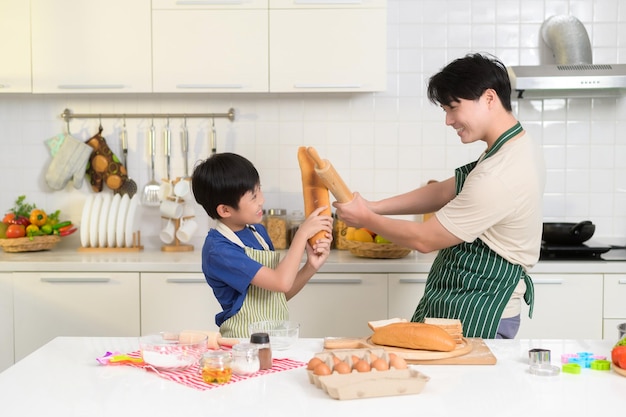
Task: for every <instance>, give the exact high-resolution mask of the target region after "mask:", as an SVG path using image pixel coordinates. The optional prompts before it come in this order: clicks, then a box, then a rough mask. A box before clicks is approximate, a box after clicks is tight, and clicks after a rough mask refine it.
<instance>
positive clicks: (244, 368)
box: [232, 343, 261, 376]
mask: <svg viewBox="0 0 626 417" xmlns="http://www.w3.org/2000/svg"><path fill="white" fill-rule="evenodd" d="M232 354H233V373H234V374H235V375H239V376H248V375H252V374H254V373H256V372H258V371H259V369H261V363H260V362H259V347H258V346H257V345H255V344H252V343H237V344H236V345H235V346H233V350H232Z"/></svg>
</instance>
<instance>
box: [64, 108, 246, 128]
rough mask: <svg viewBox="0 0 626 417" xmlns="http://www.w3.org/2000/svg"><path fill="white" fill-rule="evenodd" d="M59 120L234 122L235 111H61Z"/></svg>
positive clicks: (67, 121) (68, 121)
mask: <svg viewBox="0 0 626 417" xmlns="http://www.w3.org/2000/svg"><path fill="white" fill-rule="evenodd" d="M61 118H62V119H63V120H65V123H67V124H68V127H69V123H70V120H72V119H124V118H126V119H150V118H152V119H192V118H195V119H198V118H201V119H219V118H224V119H228V120H230V121H231V122H232V121H234V120H235V109H233V108H230V109H228V112H227V113H72V111H71V110H70V109H65V110H63V113H61Z"/></svg>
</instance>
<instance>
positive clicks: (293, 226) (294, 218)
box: [289, 210, 304, 246]
mask: <svg viewBox="0 0 626 417" xmlns="http://www.w3.org/2000/svg"><path fill="white" fill-rule="evenodd" d="M302 222H304V213H303V212H301V211H300V210H294V211H292V212H291V214H290V215H289V245H290V246H291V242H293V237H294V236H295V235H296V232H297V231H298V227H300V225H301V224H302Z"/></svg>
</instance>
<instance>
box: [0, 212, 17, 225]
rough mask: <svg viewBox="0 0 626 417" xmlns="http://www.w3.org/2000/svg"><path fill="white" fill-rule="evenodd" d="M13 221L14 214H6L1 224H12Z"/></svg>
mask: <svg viewBox="0 0 626 417" xmlns="http://www.w3.org/2000/svg"><path fill="white" fill-rule="evenodd" d="M13 220H15V213H7V214H5V215H4V217H3V218H2V223H13Z"/></svg>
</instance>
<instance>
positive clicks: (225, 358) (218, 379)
mask: <svg viewBox="0 0 626 417" xmlns="http://www.w3.org/2000/svg"><path fill="white" fill-rule="evenodd" d="M231 365H232V359H231V354H230V352H227V351H225V350H210V351H208V352H206V353H204V355H202V359H201V360H200V372H201V374H202V380H203V381H204V382H206V383H207V384H212V383H217V384H225V383H227V382H228V381H230V377H231V376H232V374H233V370H232V366H231Z"/></svg>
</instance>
